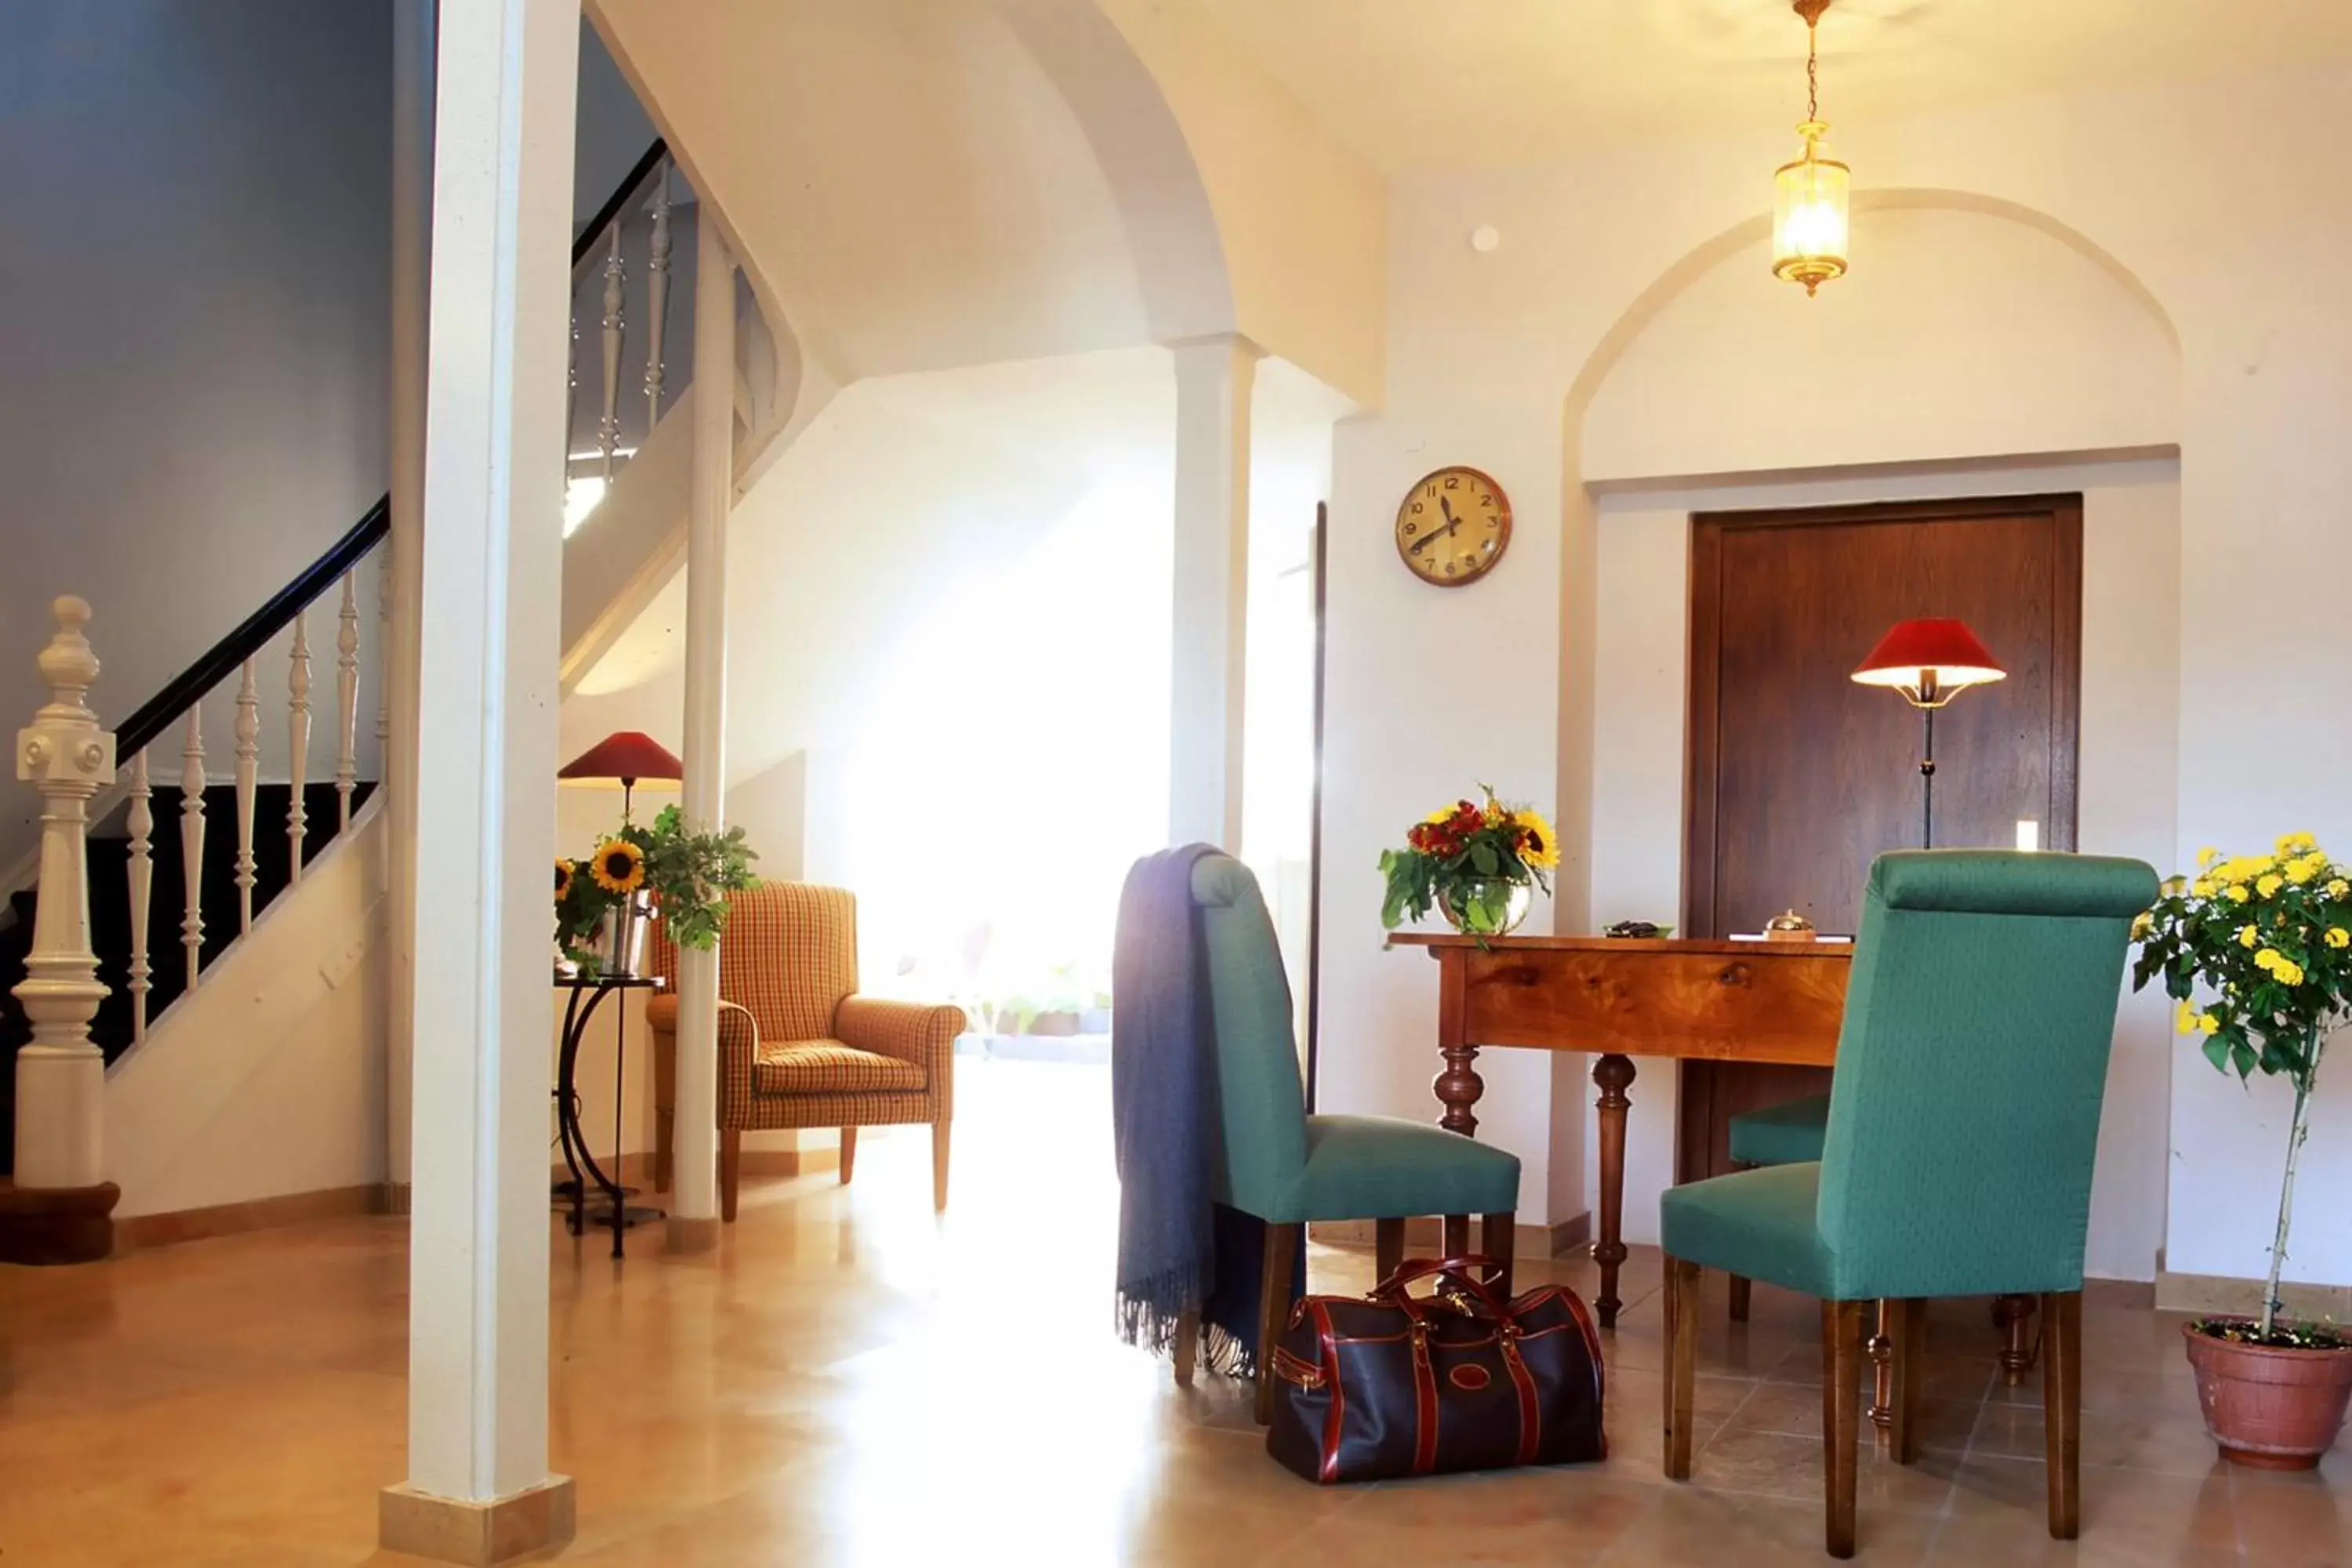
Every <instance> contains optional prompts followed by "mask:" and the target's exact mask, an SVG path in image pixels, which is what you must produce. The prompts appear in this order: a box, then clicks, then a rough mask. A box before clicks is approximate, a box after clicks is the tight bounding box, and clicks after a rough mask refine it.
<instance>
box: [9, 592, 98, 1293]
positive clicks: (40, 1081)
mask: <svg viewBox="0 0 2352 1568" xmlns="http://www.w3.org/2000/svg"><path fill="white" fill-rule="evenodd" d="M50 613H51V614H52V615H54V616H56V617H57V633H56V635H55V636H54V637H51V638H50V639H49V644H48V646H47V647H45V648H43V649H42V650H41V656H40V659H39V666H40V671H41V684H42V685H43V686H45V687H47V689H48V691H49V700H48V701H47V702H46V703H44V704H42V706H41V708H40V709H39V710H38V711H37V712H36V713H35V714H34V715H33V722H32V723H31V724H30V725H29V726H27V727H26V728H25V729H22V730H19V731H16V777H17V778H18V779H19V780H20V781H23V782H26V783H29V784H33V785H34V786H35V787H36V788H37V789H38V790H39V791H40V794H41V883H40V903H39V905H38V907H37V909H36V910H35V911H34V914H33V942H32V948H31V951H30V952H27V953H26V957H25V979H24V981H23V983H22V984H19V985H18V986H17V987H16V1000H17V1001H18V1002H19V1003H21V1004H23V1005H24V1009H25V1016H26V1019H27V1020H28V1021H30V1023H31V1024H32V1026H33V1038H32V1041H31V1043H30V1044H28V1045H26V1047H24V1048H23V1049H22V1050H20V1051H19V1052H18V1053H17V1055H16V1189H17V1191H18V1192H20V1193H23V1192H32V1191H38V1192H47V1191H56V1192H77V1190H79V1193H84V1194H87V1196H88V1198H89V1199H92V1200H99V1201H93V1202H90V1203H89V1205H88V1207H87V1208H86V1209H84V1210H83V1212H86V1213H91V1212H94V1213H95V1214H97V1215H104V1214H106V1213H107V1212H108V1211H110V1210H111V1209H112V1208H113V1206H114V1203H113V1194H111V1193H110V1191H101V1190H99V1189H100V1187H101V1184H103V1183H104V1182H105V1180H106V1175H105V1171H106V1150H105V1142H106V1060H105V1058H103V1057H102V1056H101V1055H100V1052H99V1049H98V1047H96V1046H94V1045H92V1044H91V1043H90V1038H89V1021H90V1018H91V1017H92V1016H94V1015H95V1014H96V1013H97V1012H98V1005H99V1004H100V1002H102V1001H104V1000H105V999H106V987H105V986H104V985H103V984H100V981H99V978H98V959H97V958H96V956H95V955H93V954H92V953H91V952H90V946H89V802H90V797H91V796H92V795H96V794H97V793H98V792H99V791H100V789H102V788H104V787H105V786H106V785H108V784H111V783H113V782H114V737H113V736H111V735H110V734H108V733H107V732H106V731H104V730H102V729H100V727H99V722H98V715H97V714H95V713H93V712H91V711H90V709H89V686H90V682H91V681H93V680H95V679H98V659H97V658H96V657H95V656H94V655H92V654H91V652H90V648H89V638H88V637H85V636H83V635H82V627H83V626H85V625H87V624H88V623H89V605H88V604H87V603H85V602H84V601H82V600H80V599H75V598H60V599H58V600H57V601H56V602H55V603H54V604H53V605H50ZM74 1206H75V1207H77V1208H80V1207H81V1206H82V1205H81V1204H80V1202H79V1201H77V1203H76V1204H75V1205H74ZM66 1228H67V1227H61V1232H60V1234H61V1236H62V1235H63V1234H64V1233H65V1230H66ZM71 1228H72V1229H79V1226H75V1227H71ZM89 1228H90V1229H91V1230H94V1231H96V1232H97V1234H96V1235H94V1236H83V1237H80V1238H79V1240H78V1241H77V1242H76V1243H74V1244H73V1245H72V1246H71V1248H70V1251H68V1253H67V1254H66V1256H64V1257H62V1258H52V1259H51V1261H60V1262H73V1263H85V1262H90V1261H93V1260H95V1259H97V1258H103V1257H105V1256H106V1254H107V1252H108V1250H109V1249H110V1247H111V1246H112V1237H111V1234H110V1231H109V1230H108V1229H107V1228H106V1227H104V1226H90V1227H89Z"/></svg>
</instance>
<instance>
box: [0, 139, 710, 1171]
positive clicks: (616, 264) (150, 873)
mask: <svg viewBox="0 0 2352 1568" xmlns="http://www.w3.org/2000/svg"><path fill="white" fill-rule="evenodd" d="M674 179H675V174H674V171H673V169H672V166H671V163H670V161H669V158H668V153H667V147H666V146H665V145H664V144H663V143H662V142H658V141H657V142H655V143H654V144H653V145H652V146H651V147H649V148H648V149H647V150H646V153H645V155H644V156H643V157H642V158H641V159H639V160H638V162H637V164H636V166H635V168H633V169H632V170H631V171H630V172H629V174H628V176H627V177H626V178H625V180H624V181H623V182H622V184H620V186H619V187H618V188H616V189H615V190H614V193H613V195H612V196H611V197H610V198H609V199H608V200H607V201H606V202H605V203H604V206H603V208H602V209H601V210H600V211H599V212H598V213H597V214H596V215H595V216H594V217H593V218H592V219H591V220H590V221H589V223H588V225H587V226H586V227H584V228H583V230H582V231H581V232H580V234H579V235H578V236H576V237H575V238H574V241H573V244H572V273H573V285H574V302H575V314H574V323H575V324H574V334H573V335H574V340H575V342H577V340H578V337H579V330H578V323H579V321H580V320H581V318H582V316H583V315H585V316H586V317H587V319H588V320H589V321H591V322H593V323H595V326H594V327H593V329H592V330H594V331H597V332H598V334H599V336H598V338H597V340H596V341H597V342H598V343H599V346H600V347H601V350H602V352H601V353H598V354H595V355H592V356H587V358H586V362H585V363H575V364H574V367H573V373H572V381H573V416H572V423H573V425H574V426H587V427H588V429H589V430H590V431H592V432H593V435H592V436H590V437H589V441H588V449H587V450H586V451H584V452H583V451H582V449H581V442H580V440H578V439H576V438H575V439H570V440H568V442H567V446H568V450H567V453H566V458H567V464H568V469H567V471H568V474H569V475H570V476H572V478H574V479H580V478H587V477H592V476H593V480H594V485H593V489H591V490H589V491H588V492H587V494H586V497H584V498H582V499H593V497H594V496H595V495H597V494H600V493H601V492H602V491H603V490H604V489H605V488H606V487H609V485H610V484H611V483H612V481H613V480H614V479H615V478H617V477H618V475H619V474H620V472H621V471H622V469H623V468H625V466H626V464H627V461H628V458H629V456H630V455H631V453H632V452H633V451H634V450H635V447H638V446H642V445H643V444H644V443H645V442H646V440H648V439H650V438H651V436H652V435H653V434H654V433H655V432H656V428H657V426H661V425H663V424H666V423H667V420H666V419H665V417H664V416H666V415H667V413H668V412H669V410H670V405H672V404H674V403H675V402H676V400H677V397H678V396H679V395H680V394H681V393H682V392H683V391H684V390H685V386H684V382H685V380H686V378H685V377H684V376H679V375H672V374H667V372H666V368H665V365H666V349H665V342H664V338H665V326H666V318H675V317H676V316H677V314H678V313H679V310H678V308H679V307H680V306H681V305H682V306H684V307H685V308H687V309H688V310H690V309H691V297H690V295H689V296H687V297H685V298H683V299H678V298H673V286H672V282H671V279H670V277H669V260H670V249H671V238H670V214H671V208H672V205H673V202H672V189H673V181H674ZM633 249H635V250H636V251H638V252H640V253H641V254H642V256H643V261H642V264H641V265H639V266H638V267H637V268H635V282H636V283H637V285H638V288H639V293H638V295H636V296H635V297H633V296H632V295H631V294H630V285H631V283H632V280H633V279H632V277H631V265H630V252H631V251H632V250H633ZM592 264H593V265H592ZM690 276H691V272H690V271H689V272H688V277H690ZM639 322H641V323H642V336H635V335H633V334H631V333H630V330H629V329H630V326H631V324H632V323H639ZM625 348H626V349H627V350H629V351H630V352H631V353H632V354H633V355H634V357H633V358H632V359H630V360H628V361H625V359H624V350H625ZM600 372H601V374H600ZM714 379H715V381H716V384H718V386H719V388H720V392H719V395H729V394H730V393H731V392H732V391H733V388H732V386H731V385H730V381H731V380H732V378H730V377H729V376H726V375H724V374H721V375H719V376H717V377H715V378H714ZM583 393H584V394H586V396H585V397H584V398H583V396H582V394H583ZM679 506H680V508H681V510H682V507H683V501H682V500H681V501H680V502H679ZM581 521H584V516H583V517H575V518H572V519H568V520H567V527H566V531H567V533H568V532H569V531H570V530H571V528H572V527H576V526H578V525H579V524H580V522H581ZM390 532H391V498H390V497H389V496H387V497H385V498H384V499H383V500H381V501H379V502H377V503H376V505H375V506H374V507H373V508H372V509H371V510H369V512H368V514H367V515H366V516H365V517H363V518H362V519H361V520H360V521H359V522H358V523H356V524H354V525H353V526H352V529H351V530H350V531H348V532H347V533H346V534H345V535H344V536H343V537H342V538H341V539H340V540H338V541H337V542H335V544H334V545H333V546H332V547H331V549H329V550H328V551H327V552H326V553H325V554H323V555H322V556H320V558H319V560H318V561H316V562H314V563H312V564H311V565H310V567H309V568H308V569H306V570H305V571H304V572H303V573H302V574H299V576H298V577H296V578H295V579H294V581H292V582H291V583H289V584H286V585H285V586H284V587H283V588H281V589H279V590H278V592H277V593H275V594H273V595H270V596H269V598H268V601H267V602H266V603H264V604H263V605H261V606H260V608H258V609H257V610H256V611H255V612H254V613H253V615H252V616H248V617H247V620H246V621H245V623H244V624H243V625H241V626H238V627H237V628H236V629H235V630H234V631H232V632H230V633H229V634H228V635H227V636H226V637H224V638H222V639H221V640H220V641H219V642H218V643H217V644H215V646H214V647H212V648H211V649H209V650H208V651H206V652H205V655H204V656H203V657H202V658H199V659H197V660H196V662H195V663H194V664H193V665H191V666H190V667H189V668H187V670H186V671H184V673H183V674H182V675H181V676H180V677H179V678H178V679H174V680H173V681H172V682H171V684H170V685H168V686H166V687H165V688H164V689H163V690H162V691H160V692H158V693H157V694H156V695H155V696H154V697H153V698H152V699H151V700H149V701H148V702H146V703H145V704H144V705H142V707H141V708H139V709H138V710H136V711H135V712H133V713H131V715H130V716H129V717H127V718H126V719H124V720H123V721H121V725H120V727H119V729H118V730H117V731H116V736H115V742H116V782H115V784H113V785H112V786H111V787H110V788H109V789H107V790H104V791H102V792H101V793H100V795H98V797H97V798H96V799H95V800H94V801H92V802H91V803H90V805H89V824H90V826H89V836H88V838H87V842H86V847H85V849H84V863H85V866H86V868H87V872H88V889H89V921H90V950H91V952H93V953H95V955H96V957H97V960H98V978H99V980H100V982H101V983H102V984H104V985H105V986H106V987H107V988H108V994H107V996H106V998H105V999H104V1001H102V1002H101V1003H100V1004H99V1005H98V1011H97V1014H96V1016H94V1017H93V1018H92V1019H91V1021H90V1025H89V1038H90V1040H91V1043H93V1044H94V1045H96V1046H97V1047H99V1048H100V1051H101V1052H102V1053H103V1055H104V1057H105V1058H106V1062H107V1064H108V1066H109V1068H112V1067H113V1066H114V1065H115V1064H116V1063H117V1062H118V1061H119V1060H120V1059H121V1058H122V1057H123V1056H124V1054H125V1053H127V1052H129V1051H130V1050H131V1048H132V1047H134V1046H139V1045H141V1044H142V1042H144V1041H145V1040H147V1039H148V1038H149V1037H152V1035H154V1034H155V1033H156V1032H157V1031H158V1030H159V1029H161V1028H162V1027H163V1026H164V1025H165V1024H166V1022H167V1018H166V1014H167V1011H168V1010H169V1009H170V1008H171V1007H172V1006H173V1004H174V1003H175V1002H177V1001H179V1000H180V999H182V998H183V997H184V996H186V995H187V994H189V993H190V992H191V991H192V990H193V989H194V988H195V987H198V986H201V985H202V984H203V983H204V980H205V976H206V974H207V973H208V972H209V971H210V970H211V968H212V967H213V966H214V965H215V963H218V962H219V961H220V960H221V959H222V958H223V957H224V956H225V955H226V953H227V952H228V950H229V949H230V948H231V947H233V946H234V945H235V944H236V942H239V941H240V940H241V939H242V938H243V937H244V936H245V934H246V933H247V931H250V930H251V929H252V927H253V925H254V923H255V922H256V921H258V920H259V919H260V918H261V917H262V915H263V914H264V913H265V912H266V911H268V910H269V909H270V908H271V907H272V906H273V905H274V904H275V903H277V902H278V900H280V899H287V900H291V899H292V898H293V897H294V896H295V895H297V894H299V891H300V883H301V880H302V868H304V867H307V866H308V865H310V862H311V861H312V860H314V859H315V858H317V857H318V856H319V855H320V853H322V852H323V851H324V850H325V849H326V848H327V847H329V846H330V845H331V844H332V843H333V842H334V841H335V840H336V839H337V838H339V837H341V836H342V835H343V834H344V832H345V831H347V830H348V829H349V828H350V827H351V826H352V823H353V821H354V820H355V819H356V818H357V817H358V816H359V815H360V813H361V811H362V808H363V807H364V806H365V805H367V804H368V803H369V801H370V800H371V799H372V798H373V796H374V795H375V793H376V790H377V779H376V777H375V776H370V777H362V776H361V775H362V773H369V774H371V775H375V774H376V773H378V770H379V768H380V764H381V762H382V758H383V753H384V752H385V750H386V743H387V742H388V740H389V735H390V725H391V707H390V703H389V701H388V700H387V699H386V697H385V695H384V693H383V686H382V679H381V677H382V671H383V669H384V668H386V666H387V663H388V661H387V660H386V659H385V658H383V645H384V641H385V638H384V637H383V631H384V628H386V627H388V626H389V624H390V616H391V614H392V595H391V593H390V584H389V582H388V576H389V572H388V568H389V558H390V551H389V550H388V549H385V548H381V547H382V546H383V545H384V544H385V542H386V541H387V540H388V538H389V536H390ZM363 604H364V605H367V606H369V613H367V614H366V615H364V616H363V615H362V611H361V609H360V606H361V605H363ZM85 613H86V611H85ZM363 628H366V632H365V635H364V636H363V635H362V634H363ZM314 634H315V635H316V637H317V639H318V640H317V645H316V651H315V655H314V650H313V643H312V637H313V635H314ZM428 635H429V634H428ZM363 651H364V653H365V654H366V656H367V657H366V658H365V659H364V660H363V659H362V652H363ZM314 664H315V666H316V667H317V668H316V671H315V687H316V695H315V699H314V695H313V691H314ZM363 664H364V672H363V668H362V667H363ZM265 671H266V672H267V674H266V679H265ZM281 672H282V673H281ZM363 673H364V676H365V679H366V680H367V681H368V683H369V685H368V689H367V690H366V691H365V692H364V693H362V676H363ZM264 691H268V693H270V696H269V697H268V710H269V712H268V719H267V721H266V722H265V718H264V713H263V709H264V706H265V701H264V698H263V697H262V695H261V694H262V693H263V692H264ZM280 694H282V696H281V695H280ZM314 706H315V709H316V711H315V713H314V711H313V709H314ZM225 717H226V719H227V722H226V723H224V722H223V720H224V718H225ZM223 731H226V733H224V732H223ZM314 731H315V732H316V734H315V746H316V751H317V752H318V753H320V754H319V755H317V756H315V757H314V755H313V749H314ZM321 764H323V766H322V765H321ZM320 774H324V776H323V777H321V776H319V775H320ZM166 780H172V781H176V782H171V783H167V782H165V781H166ZM33 870H34V867H33V865H32V863H31V862H30V861H29V860H28V861H27V863H26V865H25V866H23V867H20V868H17V871H18V874H17V875H16V877H14V878H10V879H5V880H0V900H5V903H0V1174H6V1173H9V1172H11V1171H13V1170H14V1168H15V1163H16V1161H15V1152H16V1151H15V1145H16V1054H17V1052H18V1050H19V1048H20V1047H23V1046H24V1045H25V1044H26V1042H27V1041H28V1040H29V1039H30V1038H31V1026H30V1023H29V1021H28V1020H27V1018H26V1014H25V1009H24V1007H23V1005H21V1004H20V1003H19V1002H18V1000H17V999H16V996H15V995H14V994H13V993H14V989H15V987H16V984H18V983H20V982H21V981H23V980H24V979H25V978H26V968H27V965H26V960H27V958H28V956H29V953H30V949H31V945H32V942H33V937H34V933H35V923H34V917H35V912H36V910H37V909H38V907H39V899H40V893H39V889H38V888H37V886H34V885H31V884H32V880H33V878H32V872H33ZM6 872H7V868H0V878H5V877H6ZM12 884H13V885H12ZM7 917H13V921H9V920H8V919H7Z"/></svg>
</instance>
